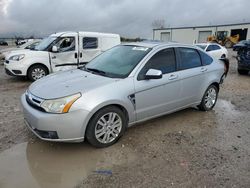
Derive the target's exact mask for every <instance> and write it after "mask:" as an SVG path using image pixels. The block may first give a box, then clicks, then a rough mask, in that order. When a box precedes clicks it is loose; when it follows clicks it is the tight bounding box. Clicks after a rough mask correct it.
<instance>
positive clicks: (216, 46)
mask: <svg viewBox="0 0 250 188" xmlns="http://www.w3.org/2000/svg"><path fill="white" fill-rule="evenodd" d="M220 49H221V48H220V47H219V46H218V45H213V50H220Z"/></svg>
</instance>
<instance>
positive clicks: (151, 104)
mask: <svg viewBox="0 0 250 188" xmlns="http://www.w3.org/2000/svg"><path fill="white" fill-rule="evenodd" d="M149 69H157V70H161V71H162V73H163V76H162V78H161V79H151V80H145V79H144V78H143V76H144V75H145V74H146V72H147V71H148V70H149ZM134 82H135V91H136V93H135V101H136V102H135V103H136V115H137V120H138V121H140V120H143V119H147V118H150V117H152V116H156V115H160V114H163V113H166V112H168V111H171V110H174V109H176V108H178V106H179V100H180V91H181V87H180V86H181V84H180V82H179V74H178V73H177V72H176V56H175V50H174V49H173V48H166V49H163V50H160V51H158V52H157V53H156V54H154V55H153V56H152V57H151V58H150V59H149V61H148V62H147V63H146V64H145V66H144V67H143V68H142V69H141V71H140V72H139V74H138V77H137V78H135V81H134Z"/></svg>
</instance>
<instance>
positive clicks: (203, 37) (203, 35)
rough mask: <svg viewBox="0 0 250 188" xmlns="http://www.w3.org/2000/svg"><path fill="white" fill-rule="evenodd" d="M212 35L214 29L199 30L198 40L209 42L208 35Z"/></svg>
mask: <svg viewBox="0 0 250 188" xmlns="http://www.w3.org/2000/svg"><path fill="white" fill-rule="evenodd" d="M210 35H212V31H199V38H198V42H199V43H201V42H207V37H208V36H210Z"/></svg>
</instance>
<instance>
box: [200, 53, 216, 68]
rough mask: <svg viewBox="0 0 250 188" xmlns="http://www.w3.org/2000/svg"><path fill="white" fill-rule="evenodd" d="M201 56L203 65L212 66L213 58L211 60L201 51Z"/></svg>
mask: <svg viewBox="0 0 250 188" xmlns="http://www.w3.org/2000/svg"><path fill="white" fill-rule="evenodd" d="M199 52H200V55H201V60H202V63H203V65H210V64H211V63H212V62H213V58H211V57H210V56H209V55H207V54H206V53H204V52H202V51H199Z"/></svg>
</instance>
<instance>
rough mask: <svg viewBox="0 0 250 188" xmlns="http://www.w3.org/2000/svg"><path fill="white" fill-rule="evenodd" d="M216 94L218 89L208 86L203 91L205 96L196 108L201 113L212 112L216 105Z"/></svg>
mask: <svg viewBox="0 0 250 188" xmlns="http://www.w3.org/2000/svg"><path fill="white" fill-rule="evenodd" d="M218 92H219V91H218V88H217V87H216V86H215V85H210V86H209V87H208V88H207V90H206V91H205V94H204V96H203V98H202V101H201V103H200V105H199V106H198V108H199V109H200V110H202V111H209V110H212V109H213V107H214V106H215V104H216V101H217V97H218Z"/></svg>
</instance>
